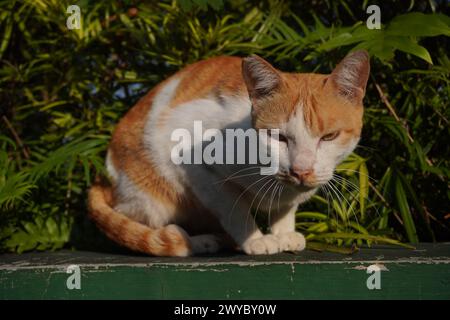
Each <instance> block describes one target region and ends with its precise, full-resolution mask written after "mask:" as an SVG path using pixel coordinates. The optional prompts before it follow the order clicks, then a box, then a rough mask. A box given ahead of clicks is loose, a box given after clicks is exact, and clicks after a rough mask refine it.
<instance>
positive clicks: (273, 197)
mask: <svg viewBox="0 0 450 320" xmlns="http://www.w3.org/2000/svg"><path fill="white" fill-rule="evenodd" d="M275 181H276V180H275ZM280 185H281V184H280V183H279V182H278V181H277V183H276V184H275V188H273V190H272V194H271V197H270V205H269V214H268V225H269V227H270V215H271V214H272V202H273V200H275V197H276V192H277V190H278V189H279V188H280Z"/></svg>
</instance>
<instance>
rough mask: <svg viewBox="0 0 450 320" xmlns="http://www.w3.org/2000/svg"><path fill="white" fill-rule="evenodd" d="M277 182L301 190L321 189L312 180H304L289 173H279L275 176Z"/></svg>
mask: <svg viewBox="0 0 450 320" xmlns="http://www.w3.org/2000/svg"><path fill="white" fill-rule="evenodd" d="M275 177H276V179H277V180H279V181H281V182H283V183H286V184H288V185H291V186H294V187H297V188H301V189H313V188H317V187H319V184H318V183H317V182H316V181H315V180H314V179H312V178H309V179H302V178H299V177H296V176H294V175H291V174H289V173H287V172H279V173H277V175H276V176H275Z"/></svg>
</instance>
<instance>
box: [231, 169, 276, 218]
mask: <svg viewBox="0 0 450 320" xmlns="http://www.w3.org/2000/svg"><path fill="white" fill-rule="evenodd" d="M267 178H270V176H263V177H262V178H260V179H258V180H256V181H255V182H253V183H251V184H250V185H249V186H248V187H247V188H245V190H244V191H242V192H241V193H240V194H239V196H238V197H237V199H236V201H234V203H233V206H232V207H231V211H230V216H229V217H228V224H229V223H230V222H231V217H232V215H233V211H234V208H235V207H236V205H237V203H238V202H239V200H240V199H241V198H242V196H243V195H244V194H245V193H246V192H247V191H248V190H249V189H250V188H251V187H253V186H254V185H255V184H257V183H259V182H260V181H263V180H264V179H267Z"/></svg>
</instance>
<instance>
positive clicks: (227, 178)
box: [214, 166, 261, 184]
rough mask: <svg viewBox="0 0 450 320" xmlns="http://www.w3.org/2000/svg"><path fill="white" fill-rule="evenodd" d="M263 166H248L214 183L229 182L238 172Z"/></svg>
mask: <svg viewBox="0 0 450 320" xmlns="http://www.w3.org/2000/svg"><path fill="white" fill-rule="evenodd" d="M260 168H261V167H259V166H253V167H248V168H243V169H241V170H238V171H236V172H233V173H232V174H230V175H229V176H228V177H226V178H225V179H222V180H218V181H216V182H214V184H218V183H221V182H222V183H225V182H227V181H228V180H229V179H231V178H233V177H234V176H235V175H237V174H238V173H240V172H242V171H246V170H252V169H260Z"/></svg>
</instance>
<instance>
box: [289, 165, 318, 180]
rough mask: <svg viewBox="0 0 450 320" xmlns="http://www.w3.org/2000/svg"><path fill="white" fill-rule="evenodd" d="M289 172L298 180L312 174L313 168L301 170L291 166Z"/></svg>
mask: <svg viewBox="0 0 450 320" xmlns="http://www.w3.org/2000/svg"><path fill="white" fill-rule="evenodd" d="M290 173H291V175H292V176H293V177H295V178H297V179H298V180H300V181H305V180H307V179H308V178H309V177H311V176H312V174H313V170H312V169H306V170H301V169H297V168H295V167H292V168H291V170H290Z"/></svg>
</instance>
